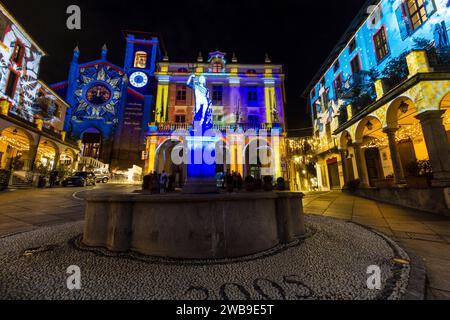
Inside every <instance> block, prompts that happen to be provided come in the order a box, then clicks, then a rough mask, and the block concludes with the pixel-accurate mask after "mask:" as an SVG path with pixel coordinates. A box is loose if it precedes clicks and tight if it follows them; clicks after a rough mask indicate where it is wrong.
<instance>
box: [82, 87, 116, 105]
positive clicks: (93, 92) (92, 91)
mask: <svg viewBox="0 0 450 320" xmlns="http://www.w3.org/2000/svg"><path fill="white" fill-rule="evenodd" d="M86 100H87V101H89V103H91V104H93V105H96V106H101V105H104V104H106V103H108V102H109V101H110V100H111V90H110V89H109V88H107V87H106V86H104V85H101V84H96V85H94V86H92V87H90V88H89V89H88V91H87V92H86Z"/></svg>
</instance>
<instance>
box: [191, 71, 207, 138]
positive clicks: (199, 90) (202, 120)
mask: <svg viewBox="0 0 450 320" xmlns="http://www.w3.org/2000/svg"><path fill="white" fill-rule="evenodd" d="M187 85H188V87H190V88H191V89H192V90H194V93H195V116H194V122H195V123H196V124H197V126H198V125H199V124H200V125H201V127H202V129H203V133H204V132H206V131H207V130H210V129H212V127H213V104H212V101H211V97H210V94H209V90H208V88H207V87H206V78H205V77H204V76H200V77H197V76H196V75H195V74H193V75H192V76H190V77H189V80H188V82H187Z"/></svg>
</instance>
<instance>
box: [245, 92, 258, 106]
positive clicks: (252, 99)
mask: <svg viewBox="0 0 450 320" xmlns="http://www.w3.org/2000/svg"><path fill="white" fill-rule="evenodd" d="M247 100H248V105H249V106H250V107H256V106H257V104H258V92H257V90H256V88H249V89H248V93H247Z"/></svg>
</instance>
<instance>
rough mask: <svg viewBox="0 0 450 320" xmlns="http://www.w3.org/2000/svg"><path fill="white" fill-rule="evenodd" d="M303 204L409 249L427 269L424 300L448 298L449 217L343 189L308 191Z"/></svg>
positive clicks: (312, 211)
mask: <svg viewBox="0 0 450 320" xmlns="http://www.w3.org/2000/svg"><path fill="white" fill-rule="evenodd" d="M304 205H305V211H306V213H309V214H315V215H323V216H325V217H334V218H339V219H343V220H347V221H352V222H355V223H359V224H362V225H365V226H369V227H371V228H374V229H376V230H379V231H381V232H382V233H384V234H386V235H387V236H389V237H391V238H392V239H394V240H395V241H397V242H398V243H399V244H401V245H402V246H403V247H405V248H409V249H411V250H412V251H413V252H415V253H416V254H417V255H418V256H419V257H421V258H422V259H423V260H424V262H425V266H426V268H427V272H428V279H429V284H428V287H427V299H446V300H450V218H448V217H444V216H440V215H434V214H431V213H426V212H422V211H415V210H411V209H405V208H401V207H397V206H393V205H389V204H384V203H379V202H376V201H372V200H367V199H362V198H358V197H355V196H352V195H348V194H345V193H342V192H330V193H322V194H308V195H307V196H306V197H305V200H304Z"/></svg>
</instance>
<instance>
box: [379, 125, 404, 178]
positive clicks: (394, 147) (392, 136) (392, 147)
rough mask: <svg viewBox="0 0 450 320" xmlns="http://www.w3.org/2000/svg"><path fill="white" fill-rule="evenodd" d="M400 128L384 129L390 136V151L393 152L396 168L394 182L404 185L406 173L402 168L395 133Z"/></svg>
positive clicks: (392, 157) (392, 158)
mask: <svg viewBox="0 0 450 320" xmlns="http://www.w3.org/2000/svg"><path fill="white" fill-rule="evenodd" d="M397 131H398V128H385V129H384V130H383V132H384V133H386V135H387V137H388V142H389V151H390V152H391V160H392V167H393V168H394V183H395V184H396V185H397V186H400V185H404V184H405V183H406V180H405V174H404V172H403V168H402V161H401V159H400V154H399V153H398V148H397V143H396V140H395V134H396V132H397Z"/></svg>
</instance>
